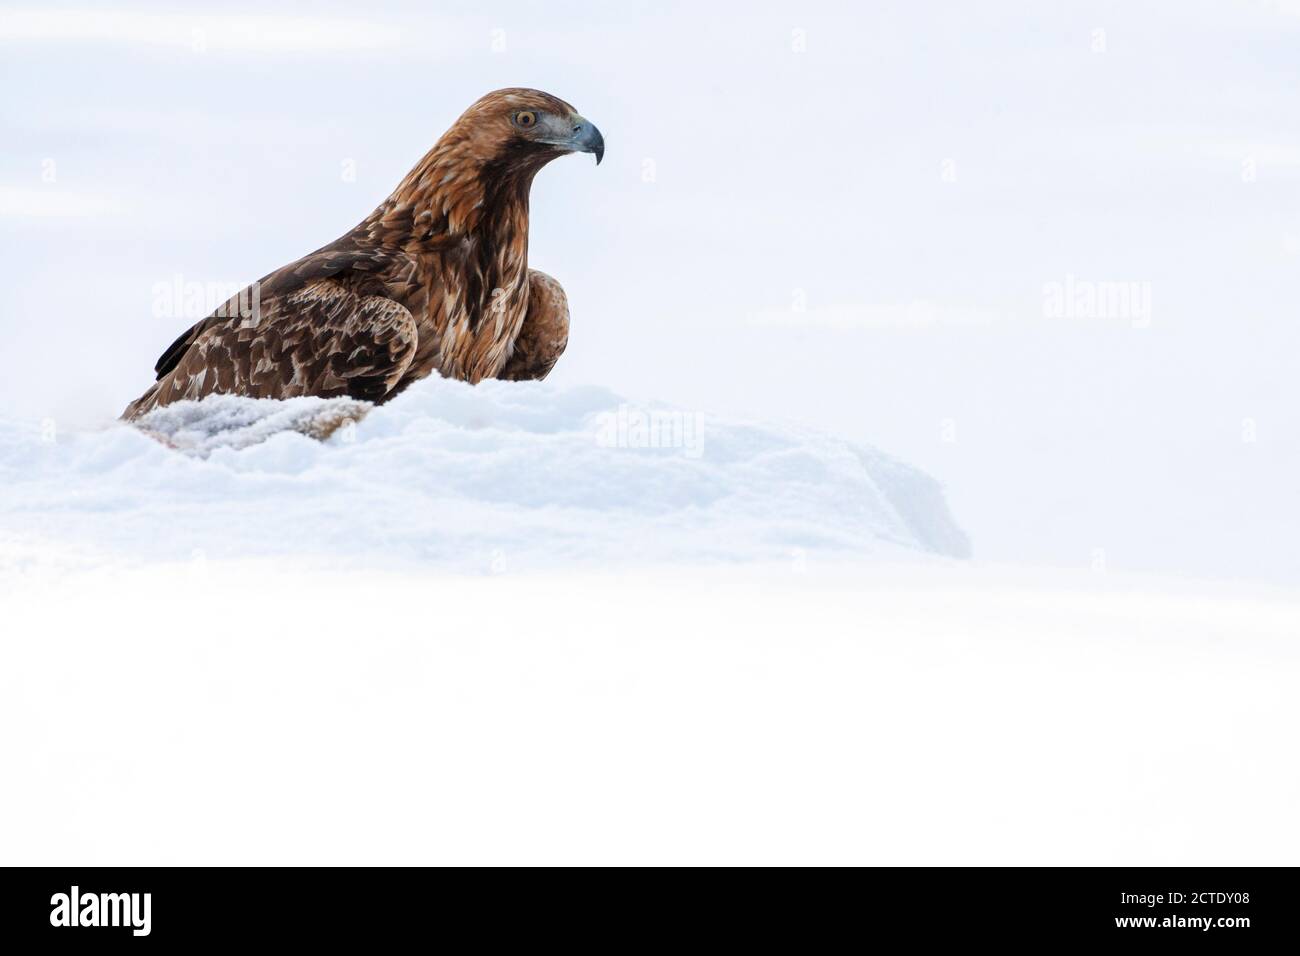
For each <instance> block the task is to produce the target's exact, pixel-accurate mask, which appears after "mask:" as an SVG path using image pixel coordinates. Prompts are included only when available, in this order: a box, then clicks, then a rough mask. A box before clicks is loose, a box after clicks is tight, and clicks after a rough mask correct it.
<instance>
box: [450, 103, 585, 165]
mask: <svg viewBox="0 0 1300 956" xmlns="http://www.w3.org/2000/svg"><path fill="white" fill-rule="evenodd" d="M448 132H449V135H450V134H451V133H457V134H459V136H458V138H460V137H463V141H464V142H465V143H466V145H468V146H469V147H470V148H471V149H472V150H473V152H474V153H475V154H476V155H477V157H478V158H479V160H480V161H481V162H483V163H485V164H491V165H492V166H495V167H496V168H497V169H499V170H500V171H502V172H507V171H520V172H529V173H533V172H536V171H537V170H538V169H540V168H541V167H542V166H544V165H546V164H547V163H549V162H550V161H551V160H553V159H555V158H556V157H558V156H563V155H564V154H565V153H594V154H595V156H596V162H597V163H599V162H600V160H601V157H602V156H604V155H605V139H604V137H602V136H601V135H600V130H598V129H597V128H596V125H595V124H594V123H592V122H591V121H590V120H587V119H584V118H583V117H582V116H580V115H578V111H577V110H575V109H574V108H573V107H572V106H570V105H569V104H568V103H566V102H564V100H562V99H560V98H559V97H558V96H552V95H551V94H549V93H543V92H542V91H541V90H529V89H519V88H517V89H508V90H497V91H495V92H493V93H489V94H487V95H486V96H484V97H482V98H481V99H480V100H478V102H476V103H475V104H474V105H473V106H471V107H470V108H469V109H467V110H466V111H465V112H464V113H463V114H462V115H461V117H460V119H458V120H457V121H456V125H455V126H453V127H452V128H451V130H449V131H448Z"/></svg>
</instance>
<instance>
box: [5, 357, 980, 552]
mask: <svg viewBox="0 0 1300 956" xmlns="http://www.w3.org/2000/svg"><path fill="white" fill-rule="evenodd" d="M365 408H368V406H364V407H363V406H361V405H359V404H358V403H354V402H350V401H347V400H342V401H337V400H336V401H333V402H325V401H323V400H320V399H306V398H304V399H295V400H293V401H291V402H287V403H281V402H274V401H262V402H257V401H253V400H250V399H242V398H236V397H233V396H228V397H222V398H218V399H215V400H209V401H205V402H202V403H193V402H186V403H182V404H180V405H176V406H171V407H168V408H165V409H160V410H158V411H155V412H154V413H152V414H151V415H150V416H149V417H148V418H147V419H146V420H144V421H143V422H141V426H142V427H143V428H144V429H147V430H148V431H150V432H151V433H152V434H153V436H154V437H148V436H146V435H145V434H143V433H142V432H141V431H139V430H137V429H135V428H130V427H127V426H123V425H114V426H111V427H108V428H103V429H98V430H94V431H79V432H71V433H69V434H58V433H57V432H51V431H49V430H45V431H43V430H42V427H41V424H40V423H39V422H28V423H24V424H13V423H9V424H5V423H2V422H0V480H2V481H3V482H4V487H5V494H4V498H3V500H2V501H0V562H5V561H8V563H10V564H13V565H21V564H23V563H25V562H28V563H29V562H31V561H34V560H35V561H46V562H48V561H50V560H52V559H56V558H57V556H59V555H63V556H64V558H63V560H66V561H73V562H75V561H76V560H78V559H79V557H80V558H88V559H91V560H94V561H103V560H106V559H116V560H130V561H141V560H161V559H178V558H189V557H191V556H194V555H200V556H203V557H208V558H221V557H234V558H245V557H260V556H265V555H288V556H295V557H297V558H300V559H301V560H307V561H313V562H324V563H332V564H334V565H338V564H339V563H350V564H352V565H354V566H355V565H361V564H364V565H369V566H373V565H374V564H376V563H380V564H384V565H388V566H391V565H395V564H401V563H403V562H418V563H419V564H420V565H421V566H422V567H428V566H430V565H434V566H440V567H447V568H454V569H457V570H462V571H485V572H486V571H492V570H501V569H502V568H503V567H510V568H512V569H514V570H521V569H525V568H538V567H555V566H557V565H575V564H582V565H607V564H608V563H610V562H617V563H624V564H626V563H628V562H634V561H639V560H648V559H655V560H665V559H675V560H682V559H690V560H718V561H738V560H739V561H754V560H774V559H783V558H786V557H789V556H791V555H798V554H800V553H804V552H808V553H818V552H823V551H824V552H834V553H838V554H841V555H850V556H851V555H864V554H871V555H884V554H898V553H906V552H917V553H938V554H945V555H951V556H957V557H962V556H965V555H966V554H967V553H968V551H969V544H968V542H967V540H966V536H965V535H964V534H963V533H962V531H961V530H960V529H959V528H958V527H957V525H956V524H955V523H954V522H953V520H952V518H951V517H950V516H949V514H948V509H947V507H946V505H945V504H944V501H943V495H942V490H941V489H940V487H939V485H938V484H937V483H936V482H935V481H934V480H933V479H931V478H929V477H928V476H926V475H924V474H923V473H921V472H919V471H916V470H915V469H913V468H910V467H908V466H906V465H904V464H902V463H900V462H897V461H894V460H893V459H891V458H889V457H888V456H886V455H883V454H881V453H880V452H877V451H875V450H874V449H871V448H868V447H864V446H858V445H854V444H852V443H850V442H846V441H843V440H841V439H838V438H835V437H832V436H827V435H823V434H819V433H816V432H812V431H810V430H808V429H800V428H795V427H777V426H771V425H761V424H755V423H746V422H736V421H728V420H722V419H716V418H710V417H708V416H706V415H702V414H699V413H696V412H687V411H682V410H679V409H673V408H671V407H668V406H663V405H657V406H652V407H643V406H633V405H630V404H629V403H627V402H626V401H624V400H622V399H620V398H619V397H618V396H616V395H614V394H612V393H611V392H609V391H607V390H605V389H601V388H593V387H573V388H568V389H560V388H555V387H552V386H549V385H547V384H545V383H535V382H525V383H514V382H496V381H493V382H487V383H484V384H482V385H480V386H478V387H471V386H469V385H466V384H464V383H460V382H452V381H447V380H444V379H438V378H432V379H425V380H424V381H421V382H418V383H417V384H416V385H414V386H413V387H411V388H410V389H408V390H407V391H406V392H405V393H404V394H402V395H401V396H399V397H398V398H396V399H395V400H394V401H392V402H390V403H389V404H387V405H385V406H382V407H380V408H377V409H375V410H373V411H371V412H369V414H363V413H364V409H365ZM353 419H359V421H355V422H354V421H353ZM313 431H314V432H317V433H325V432H328V437H327V439H326V440H325V441H323V442H322V441H318V440H316V439H314V438H312V437H308V435H307V434H303V433H302V432H308V433H310V432H313ZM156 438H161V439H165V441H166V442H167V443H168V444H169V445H171V446H172V447H167V445H165V444H164V443H163V441H159V440H155V439H156ZM174 448H175V449H180V450H182V452H183V453H178V451H177V450H173V449H174ZM87 549H89V550H90V552H91V553H89V554H87V553H85V552H86V551H87ZM0 566H3V565H2V564H0Z"/></svg>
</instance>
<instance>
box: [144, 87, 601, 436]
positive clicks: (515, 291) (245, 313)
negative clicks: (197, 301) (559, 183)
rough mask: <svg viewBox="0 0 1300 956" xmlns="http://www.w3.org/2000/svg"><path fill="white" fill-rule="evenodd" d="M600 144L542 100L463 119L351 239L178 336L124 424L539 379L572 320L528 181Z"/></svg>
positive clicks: (559, 104) (493, 106)
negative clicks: (420, 384) (534, 258)
mask: <svg viewBox="0 0 1300 956" xmlns="http://www.w3.org/2000/svg"><path fill="white" fill-rule="evenodd" d="M574 152H582V153H594V154H595V157H596V163H597V164H598V165H599V163H600V160H601V158H602V157H603V156H604V154H605V140H604V138H603V137H602V136H601V133H600V130H599V129H597V128H596V127H595V125H593V124H592V123H591V122H589V121H588V120H586V119H584V118H583V117H582V116H580V115H579V114H578V112H577V111H576V110H575V109H574V108H573V107H572V106H570V105H569V104H568V103H566V102H564V101H563V100H561V99H559V98H558V97H555V96H552V95H550V94H549V93H543V92H541V91H540V90H530V89H521V88H515V89H505V90H497V91H496V92H493V93H489V94H487V95H486V96H484V97H483V98H481V99H480V100H478V101H477V102H476V103H474V104H473V105H472V106H470V108H469V109H467V110H466V111H465V112H464V113H463V114H462V115H461V117H460V118H459V119H458V120H456V122H455V123H454V124H453V125H452V127H451V128H450V129H449V130H447V132H446V133H444V134H443V136H442V138H440V139H439V140H438V141H437V143H435V144H434V146H433V148H432V149H430V150H429V152H428V153H426V154H425V156H424V158H423V159H421V160H420V162H419V163H418V164H417V165H416V167H415V168H414V169H412V170H411V171H410V172H409V173H408V174H407V175H406V178H405V179H403V180H402V182H401V183H400V184H399V185H398V187H397V188H396V189H395V190H394V191H393V193H392V195H390V196H389V197H388V198H387V199H385V200H384V201H383V202H382V203H381V204H380V205H379V207H378V208H377V209H375V211H374V212H372V213H371V214H370V215H369V216H367V217H366V218H365V219H364V220H362V221H361V223H360V224H358V225H357V227H356V228H354V229H353V230H351V231H350V232H348V233H347V234H346V235H344V236H342V237H341V238H339V239H337V240H335V241H334V242H331V243H330V244H329V245H327V246H323V247H321V248H320V249H317V250H316V251H315V252H313V253H311V254H309V255H306V256H304V257H302V258H301V259H299V260H297V261H296V262H291V263H289V264H288V265H286V266H284V267H282V268H280V269H277V270H276V271H275V272H272V273H271V274H270V275H268V276H266V277H265V278H263V279H261V280H259V281H258V282H255V283H253V285H251V286H249V287H248V288H246V289H244V290H243V291H241V292H240V293H238V294H237V295H235V296H233V297H232V298H231V299H230V300H229V301H227V302H225V303H224V304H223V305H221V306H220V307H218V308H217V309H216V311H215V312H213V314H212V315H210V316H208V317H207V318H205V319H203V320H202V321H201V322H199V323H197V324H196V325H194V326H193V327H192V328H190V329H189V330H187V331H186V332H185V333H184V334H183V335H181V336H180V337H179V338H178V339H176V341H175V342H173V343H172V344H171V346H170V347H169V348H168V349H167V350H166V351H165V352H163V354H162V357H161V358H159V359H158V363H157V364H156V365H155V366H154V371H155V372H156V373H157V381H155V382H154V384H153V385H152V386H150V388H149V390H148V391H147V392H145V393H144V394H143V395H141V396H140V397H139V398H138V399H136V400H135V401H134V402H132V403H131V404H130V405H128V406H127V408H126V411H125V412H123V414H122V418H123V419H125V420H128V421H129V420H132V419H136V418H139V417H140V416H142V415H144V414H146V413H147V412H149V411H151V410H153V409H155V408H158V407H160V406H163V405H168V404H170V403H172V402H177V401H181V400H185V399H191V400H193V399H200V398H203V397H204V396H206V395H213V394H233V395H245V396H249V397H253V398H293V397H297V396H303V395H315V396H320V397H324V398H335V397H342V396H347V397H350V398H353V399H360V400H364V401H369V402H373V403H375V404H380V403H383V402H385V401H387V400H388V399H391V398H392V397H393V396H394V395H397V394H398V393H399V392H401V391H402V390H403V389H404V388H406V386H408V385H409V384H410V383H411V382H413V381H416V380H417V379H421V378H424V377H425V376H427V375H429V374H431V373H433V372H435V371H436V372H438V373H440V374H441V375H443V376H445V377H447V378H456V379H461V380H463V381H466V382H469V383H471V384H476V383H478V382H479V381H481V380H483V379H485V378H502V379H513V380H520V379H540V378H545V377H546V375H547V374H548V373H549V372H550V371H551V369H552V368H553V367H554V365H555V363H556V361H557V360H558V359H559V357H560V354H561V353H562V352H563V351H564V348H565V345H566V344H567V343H568V336H569V305H568V299H567V298H566V296H565V294H564V289H563V288H562V287H561V286H560V284H559V283H558V282H556V281H555V280H554V279H553V278H551V277H550V276H548V275H546V274H545V273H543V272H539V271H538V270H536V269H530V268H528V196H529V191H530V189H531V187H532V182H533V177H534V176H535V175H536V174H537V172H538V171H539V170H540V169H541V168H542V167H543V166H545V165H546V164H547V163H549V162H550V161H551V160H553V159H556V158H557V157H559V156H563V155H565V154H567V153H574Z"/></svg>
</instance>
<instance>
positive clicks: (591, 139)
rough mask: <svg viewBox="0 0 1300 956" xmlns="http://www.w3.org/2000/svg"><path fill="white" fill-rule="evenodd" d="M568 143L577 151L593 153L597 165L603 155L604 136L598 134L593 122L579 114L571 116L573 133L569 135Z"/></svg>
mask: <svg viewBox="0 0 1300 956" xmlns="http://www.w3.org/2000/svg"><path fill="white" fill-rule="evenodd" d="M568 145H569V147H570V148H571V149H573V151H574V152H577V153H595V154H596V165H597V166H599V165H600V160H601V157H603V156H604V155H605V137H603V136H601V135H600V130H598V129H596V124H595V123H593V122H591V120H586V119H583V118H582V117H581V116H575V117H573V135H572V136H570V137H569V143H568Z"/></svg>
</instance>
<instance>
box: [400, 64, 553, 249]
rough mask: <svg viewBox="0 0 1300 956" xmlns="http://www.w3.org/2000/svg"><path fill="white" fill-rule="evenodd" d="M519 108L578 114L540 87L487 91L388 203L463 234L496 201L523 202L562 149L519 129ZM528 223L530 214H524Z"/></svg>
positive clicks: (490, 214) (491, 215) (490, 215)
mask: <svg viewBox="0 0 1300 956" xmlns="http://www.w3.org/2000/svg"><path fill="white" fill-rule="evenodd" d="M521 111H532V112H534V113H537V114H549V115H564V116H568V115H575V113H574V109H573V107H572V106H570V105H569V104H568V103H566V102H564V101H563V100H561V99H559V98H558V97H554V96H551V95H550V94H548V93H543V92H540V91H539V90H528V89H506V90H497V91H496V92H494V93H489V94H487V95H486V96H484V97H483V98H481V99H480V100H478V101H477V102H476V103H474V105H472V106H471V107H470V108H469V109H467V110H466V111H465V112H464V113H463V114H462V115H461V117H460V118H459V119H458V120H456V122H455V123H453V124H452V126H451V128H450V129H449V130H447V132H446V133H444V134H443V135H442V137H441V138H440V139H439V140H438V142H437V143H435V144H434V146H433V148H432V149H431V150H429V152H428V153H426V154H425V156H424V158H423V159H421V160H420V162H419V163H418V164H416V166H415V168H414V169H412V170H411V171H410V172H409V173H408V174H407V175H406V178H405V179H403V180H402V182H401V184H399V185H398V187H397V189H396V190H394V192H393V194H392V196H391V197H390V198H389V202H391V203H393V204H395V205H398V206H402V205H407V204H409V205H411V206H412V207H413V208H414V211H415V216H416V217H417V218H418V217H419V216H420V215H421V214H423V213H424V212H426V211H427V212H429V213H431V214H432V218H433V219H434V220H435V221H439V220H445V222H446V229H447V232H449V233H451V234H453V235H464V234H466V233H469V232H473V231H475V230H476V228H477V227H478V226H479V225H480V224H481V223H484V222H485V221H488V220H491V219H496V218H498V217H499V216H500V215H501V214H502V213H503V212H504V210H501V209H494V208H493V207H495V206H498V205H503V204H504V205H512V206H513V205H518V204H521V203H522V205H523V210H524V214H525V216H526V214H527V204H528V190H529V188H530V186H531V185H532V180H533V176H534V175H536V173H537V171H538V170H540V169H541V168H542V167H543V166H545V165H546V164H547V163H549V162H550V161H551V160H553V159H555V158H556V157H558V156H562V155H563V154H564V150H562V149H558V148H555V147H553V146H548V145H546V144H545V143H539V142H536V141H534V140H533V139H531V138H529V137H528V135H527V134H526V133H525V132H524V131H522V130H520V129H519V127H518V126H517V125H516V123H515V121H514V117H516V116H517V115H519V113H520V112H521ZM525 223H526V220H525Z"/></svg>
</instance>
